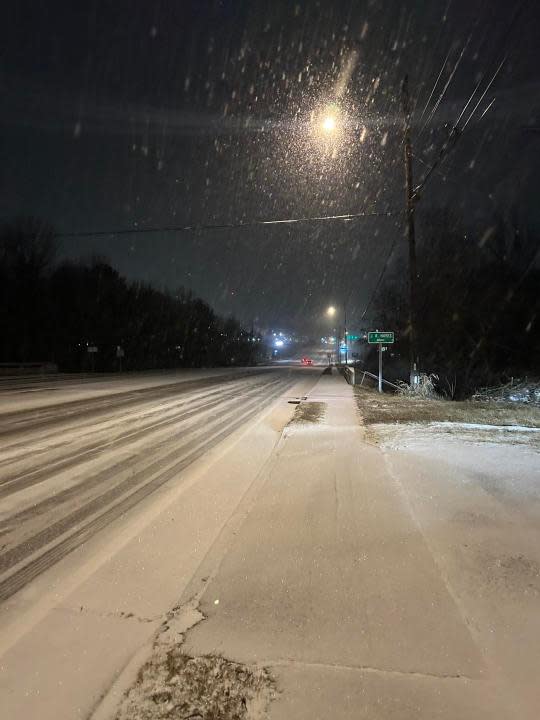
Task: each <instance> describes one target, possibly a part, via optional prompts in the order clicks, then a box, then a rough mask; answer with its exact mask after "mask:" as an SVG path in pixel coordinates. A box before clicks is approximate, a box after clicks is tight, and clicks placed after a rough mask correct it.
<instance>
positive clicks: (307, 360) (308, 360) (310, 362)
mask: <svg viewBox="0 0 540 720" xmlns="http://www.w3.org/2000/svg"><path fill="white" fill-rule="evenodd" d="M302 365H313V360H312V359H311V358H308V357H303V358H302Z"/></svg>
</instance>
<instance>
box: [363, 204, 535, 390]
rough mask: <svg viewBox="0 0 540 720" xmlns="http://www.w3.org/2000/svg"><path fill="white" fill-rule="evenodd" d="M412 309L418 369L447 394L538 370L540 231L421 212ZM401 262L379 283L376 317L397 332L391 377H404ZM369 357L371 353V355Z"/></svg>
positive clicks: (403, 269) (502, 221)
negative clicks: (434, 379) (432, 377)
mask: <svg viewBox="0 0 540 720" xmlns="http://www.w3.org/2000/svg"><path fill="white" fill-rule="evenodd" d="M418 220H419V222H418V226H419V231H420V232H419V239H420V241H419V244H418V278H417V299H416V312H415V330H416V348H417V353H418V355H419V359H420V369H421V370H422V371H424V372H428V373H434V374H436V375H438V377H439V380H438V387H439V390H440V391H441V392H443V393H446V394H447V395H449V396H450V397H457V398H459V397H466V396H468V395H470V394H471V393H472V392H474V391H475V390H476V389H477V388H479V387H481V386H489V385H498V384H502V383H504V382H507V381H508V380H509V379H510V378H512V377H514V378H516V377H519V378H523V377H525V376H529V377H536V378H538V376H539V374H540V337H539V333H538V315H539V310H540V264H539V249H540V238H539V235H538V232H537V231H535V230H534V229H531V228H525V229H523V228H520V227H519V223H518V222H517V221H516V220H515V219H514V220H513V219H512V218H510V219H508V218H506V219H503V218H501V217H499V218H495V219H494V220H493V222H492V223H491V224H489V225H488V226H485V225H483V226H481V227H478V228H472V229H470V228H469V229H467V228H466V227H465V225H464V223H463V222H462V221H461V220H460V218H459V217H458V216H457V215H456V214H455V213H453V212H451V211H449V210H447V209H436V210H433V211H431V212H429V213H426V214H424V215H422V217H420V218H419V219H418ZM406 268H407V265H406V261H404V262H403V264H402V265H401V269H400V270H395V271H394V273H393V275H391V276H390V277H389V278H388V280H387V281H386V283H385V285H384V286H383V288H382V290H381V292H380V294H379V298H378V300H377V303H376V306H375V307H376V312H375V323H376V324H377V325H378V326H380V328H381V329H384V330H395V331H396V334H397V336H398V343H397V344H396V348H395V350H396V355H395V358H394V362H393V363H392V362H391V363H390V367H392V364H393V366H394V374H395V376H396V377H398V376H401V377H407V373H408V335H409V324H408V323H409V319H408V311H409V301H408V282H407V277H408V271H407V269H406ZM372 359H373V358H372Z"/></svg>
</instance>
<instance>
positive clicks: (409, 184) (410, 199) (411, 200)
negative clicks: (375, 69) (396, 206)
mask: <svg viewBox="0 0 540 720" xmlns="http://www.w3.org/2000/svg"><path fill="white" fill-rule="evenodd" d="M401 91H402V92H401V97H402V103H403V141H404V142H403V146H404V160H405V200H406V215H407V240H408V243H409V365H410V384H411V386H415V385H416V384H417V382H418V369H417V368H418V366H417V363H418V357H417V351H416V280H417V277H418V269H417V265H416V236H415V228H414V206H415V203H416V200H417V198H416V196H415V192H414V187H413V172H412V146H411V109H410V101H409V76H408V75H405V78H404V79H403V86H402V88H401Z"/></svg>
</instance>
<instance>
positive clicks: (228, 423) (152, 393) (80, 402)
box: [0, 369, 294, 601]
mask: <svg viewBox="0 0 540 720" xmlns="http://www.w3.org/2000/svg"><path fill="white" fill-rule="evenodd" d="M293 381H294V377H293V375H292V374H291V371H290V370H279V371H276V370H269V369H261V370H253V369H250V370H247V371H234V372H231V371H228V372H224V371H221V372H219V371H217V372H216V371H213V372H210V373H209V372H205V371H201V372H199V373H197V372H188V373H186V375H184V376H183V377H179V376H178V375H175V374H171V375H166V374H161V375H147V376H143V377H142V378H141V377H139V378H137V377H136V376H134V377H131V378H129V377H128V378H126V379H123V380H121V381H115V379H114V378H105V379H104V380H102V381H95V380H94V381H92V379H88V378H85V379H84V380H83V381H80V382H79V384H77V383H76V382H74V381H73V380H69V379H68V380H67V381H66V385H64V384H63V382H62V380H61V379H60V380H58V379H56V378H53V379H49V378H44V379H42V380H41V382H40V381H39V380H38V381H36V380H33V379H32V380H30V381H28V380H24V381H20V380H18V381H16V382H12V383H6V382H4V384H3V387H2V391H1V392H3V393H6V394H8V397H9V404H2V409H3V410H5V409H6V408H7V412H2V413H1V414H0V441H1V449H0V499H1V501H2V505H1V511H0V601H3V600H5V599H7V598H8V597H10V596H11V595H12V594H13V593H15V592H17V590H19V589H20V588H22V587H23V586H24V585H25V584H26V583H28V582H29V581H30V580H32V579H33V578H34V577H35V576H36V575H38V574H40V573H41V572H43V571H44V570H45V569H47V568H48V567H50V566H51V565H52V564H54V563H55V562H57V561H58V560H59V559H60V558H62V557H64V556H65V555H66V554H67V553H69V552H71V551H72V550H73V549H74V548H76V547H77V546H79V545H80V544H81V543H83V542H84V541H86V540H87V539H88V538H89V537H91V536H92V535H93V534H95V533H96V532H98V531H99V530H100V529H101V528H103V527H105V526H106V525H108V524H109V523H110V522H111V521H113V520H114V519H115V518H117V517H119V516H121V515H123V514H125V513H126V512H127V511H128V510H129V509H130V508H132V507H133V506H134V505H136V504H137V503H139V502H140V501H141V500H142V499H143V498H145V497H146V496H148V495H149V494H151V493H153V492H155V491H156V490H157V489H158V488H159V487H161V486H162V485H163V484H164V483H165V482H167V481H168V480H169V479H170V478H173V477H176V476H178V475H179V473H180V472H181V471H182V469H183V468H185V467H186V466H187V465H189V464H190V463H192V462H193V461H194V460H195V459H197V458H199V457H201V456H202V455H203V454H204V453H206V452H207V451H208V450H209V449H210V448H211V447H213V446H214V445H216V444H217V443H219V442H220V441H221V440H223V439H224V438H225V437H226V436H228V435H229V434H230V433H232V432H233V431H234V430H235V429H237V428H239V427H240V426H242V425H243V424H245V423H247V422H248V421H249V420H250V419H251V418H253V417H254V416H255V415H257V413H259V412H260V411H261V410H262V409H264V408H265V407H266V406H267V404H268V403H269V402H271V401H272V400H273V399H274V398H276V397H278V396H279V395H281V394H283V393H284V392H285V391H286V390H287V388H288V387H290V386H291V385H292V383H293ZM28 385H29V386H30V387H32V388H33V389H36V388H39V389H40V390H41V391H42V392H40V394H39V395H40V397H39V400H38V401H37V405H38V407H36V400H34V406H33V407H32V406H30V405H29V403H30V402H31V401H29V400H28V399H27V398H26V397H25V396H23V400H24V402H25V405H26V409H25V410H22V411H20V410H19V411H17V410H15V411H14V410H12V405H13V399H14V397H16V396H17V393H19V398H20V397H21V394H22V393H24V392H25V391H26V390H27V389H28V387H27V386H28ZM51 393H54V404H47V405H45V406H43V405H42V397H43V395H44V394H45V395H47V394H51ZM34 397H35V396H34ZM62 400H63V401H62ZM0 402H1V394H0Z"/></svg>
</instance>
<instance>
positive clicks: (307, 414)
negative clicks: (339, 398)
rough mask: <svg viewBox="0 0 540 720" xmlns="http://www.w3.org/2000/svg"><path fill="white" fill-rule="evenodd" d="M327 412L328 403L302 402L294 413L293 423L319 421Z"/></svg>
mask: <svg viewBox="0 0 540 720" xmlns="http://www.w3.org/2000/svg"><path fill="white" fill-rule="evenodd" d="M325 412H326V403H323V402H302V403H300V404H299V405H298V406H297V408H296V410H295V412H294V415H293V418H292V420H291V424H294V423H296V424H304V423H318V422H320V421H321V420H322V419H323V417H324V413H325Z"/></svg>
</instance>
